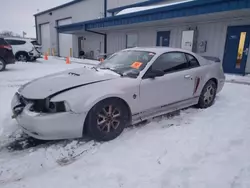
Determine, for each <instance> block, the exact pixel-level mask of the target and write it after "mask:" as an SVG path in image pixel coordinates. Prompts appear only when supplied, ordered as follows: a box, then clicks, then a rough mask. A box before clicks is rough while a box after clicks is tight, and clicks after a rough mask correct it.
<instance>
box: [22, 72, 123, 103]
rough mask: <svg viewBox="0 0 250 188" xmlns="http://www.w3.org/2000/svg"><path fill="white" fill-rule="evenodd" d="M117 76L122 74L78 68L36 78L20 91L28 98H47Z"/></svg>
mask: <svg viewBox="0 0 250 188" xmlns="http://www.w3.org/2000/svg"><path fill="white" fill-rule="evenodd" d="M116 78H120V76H119V75H118V74H116V73H113V72H111V71H108V70H98V71H96V70H94V69H93V70H90V69H87V68H78V69H72V70H68V71H64V72H60V73H56V74H53V75H48V76H45V77H42V78H38V79H35V80H33V81H31V82H28V83H27V84H25V85H23V86H22V87H20V88H19V90H18V92H19V93H20V94H21V95H22V96H23V97H25V98H27V99H45V98H47V97H52V96H54V95H57V94H59V93H62V92H65V91H68V90H70V89H75V88H77V87H84V86H87V85H90V84H96V83H98V82H105V81H108V80H111V79H116Z"/></svg>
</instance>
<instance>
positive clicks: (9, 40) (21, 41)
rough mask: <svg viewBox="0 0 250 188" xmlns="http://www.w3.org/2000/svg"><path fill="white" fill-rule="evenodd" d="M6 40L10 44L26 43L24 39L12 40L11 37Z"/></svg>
mask: <svg viewBox="0 0 250 188" xmlns="http://www.w3.org/2000/svg"><path fill="white" fill-rule="evenodd" d="M6 41H7V42H8V43H9V44H10V45H22V44H25V43H26V42H25V41H23V40H11V39H6Z"/></svg>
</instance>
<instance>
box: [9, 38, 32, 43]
mask: <svg viewBox="0 0 250 188" xmlns="http://www.w3.org/2000/svg"><path fill="white" fill-rule="evenodd" d="M4 39H7V40H8V39H9V40H23V41H27V42H29V41H33V40H31V39H27V38H18V37H4Z"/></svg>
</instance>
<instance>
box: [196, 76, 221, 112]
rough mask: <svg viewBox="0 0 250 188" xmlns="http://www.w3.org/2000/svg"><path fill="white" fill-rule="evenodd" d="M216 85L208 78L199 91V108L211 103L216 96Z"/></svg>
mask: <svg viewBox="0 0 250 188" xmlns="http://www.w3.org/2000/svg"><path fill="white" fill-rule="evenodd" d="M216 91H217V86H216V83H215V82H214V81H213V80H209V81H208V82H207V83H206V84H205V86H204V88H203V89H202V91H201V95H200V98H199V102H198V105H197V106H198V107H199V108H208V107H210V106H212V105H213V103H214V99H215V97H216Z"/></svg>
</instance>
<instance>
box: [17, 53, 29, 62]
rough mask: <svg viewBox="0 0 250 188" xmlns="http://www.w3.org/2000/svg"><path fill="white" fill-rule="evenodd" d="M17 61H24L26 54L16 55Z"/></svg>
mask: <svg viewBox="0 0 250 188" xmlns="http://www.w3.org/2000/svg"><path fill="white" fill-rule="evenodd" d="M18 61H21V62H26V61H27V57H26V55H23V54H21V55H19V57H18Z"/></svg>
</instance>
